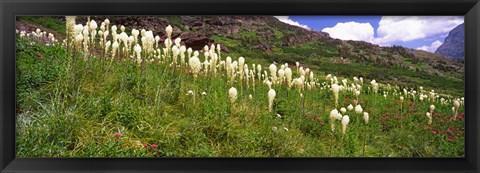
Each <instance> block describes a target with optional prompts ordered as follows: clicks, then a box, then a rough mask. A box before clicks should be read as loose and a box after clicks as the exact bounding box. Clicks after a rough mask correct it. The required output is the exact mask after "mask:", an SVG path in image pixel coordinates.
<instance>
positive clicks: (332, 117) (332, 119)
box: [330, 109, 342, 132]
mask: <svg viewBox="0 0 480 173" xmlns="http://www.w3.org/2000/svg"><path fill="white" fill-rule="evenodd" d="M341 119H342V116H341V115H340V113H339V112H338V110H337V109H333V110H332V111H330V125H331V130H332V132H333V131H334V130H335V120H341Z"/></svg>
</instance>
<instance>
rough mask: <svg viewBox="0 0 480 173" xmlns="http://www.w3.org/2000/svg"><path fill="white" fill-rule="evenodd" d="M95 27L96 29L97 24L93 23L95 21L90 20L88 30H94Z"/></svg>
mask: <svg viewBox="0 0 480 173" xmlns="http://www.w3.org/2000/svg"><path fill="white" fill-rule="evenodd" d="M97 27H98V25H97V22H95V20H91V21H90V29H91V30H96V29H97Z"/></svg>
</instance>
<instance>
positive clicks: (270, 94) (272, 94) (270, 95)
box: [268, 89, 277, 112]
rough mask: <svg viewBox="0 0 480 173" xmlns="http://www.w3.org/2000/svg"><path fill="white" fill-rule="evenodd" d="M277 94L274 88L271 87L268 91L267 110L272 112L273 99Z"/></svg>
mask: <svg viewBox="0 0 480 173" xmlns="http://www.w3.org/2000/svg"><path fill="white" fill-rule="evenodd" d="M276 95H277V93H276V92H275V90H273V89H270V90H269V91H268V111H269V112H272V108H273V100H274V99H275V96H276Z"/></svg>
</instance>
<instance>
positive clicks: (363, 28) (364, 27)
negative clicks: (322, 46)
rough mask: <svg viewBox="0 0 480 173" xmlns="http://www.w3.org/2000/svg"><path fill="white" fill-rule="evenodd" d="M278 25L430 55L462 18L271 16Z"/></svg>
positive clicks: (460, 22)
mask: <svg viewBox="0 0 480 173" xmlns="http://www.w3.org/2000/svg"><path fill="white" fill-rule="evenodd" d="M275 17H276V18H278V19H279V20H280V21H282V22H285V23H288V24H291V25H296V26H300V27H303V28H307V29H310V30H316V31H323V32H327V33H329V34H330V36H331V37H333V38H338V39H342V40H361V41H366V42H370V43H373V44H378V45H381V46H392V45H400V46H404V47H408V48H412V49H419V50H425V51H430V52H434V51H435V50H436V49H437V48H438V46H440V45H441V44H442V43H443V42H444V41H445V37H446V36H447V35H448V32H449V31H451V30H452V29H453V28H455V27H456V26H458V25H460V24H462V23H463V21H464V19H463V16H275Z"/></svg>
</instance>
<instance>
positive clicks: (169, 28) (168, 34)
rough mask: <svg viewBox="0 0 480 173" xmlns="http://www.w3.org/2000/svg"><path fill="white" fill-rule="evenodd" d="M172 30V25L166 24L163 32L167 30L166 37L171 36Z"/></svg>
mask: <svg viewBox="0 0 480 173" xmlns="http://www.w3.org/2000/svg"><path fill="white" fill-rule="evenodd" d="M172 31H173V28H172V26H170V25H168V26H167V27H166V28H165V32H167V37H168V38H171V37H172Z"/></svg>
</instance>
